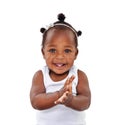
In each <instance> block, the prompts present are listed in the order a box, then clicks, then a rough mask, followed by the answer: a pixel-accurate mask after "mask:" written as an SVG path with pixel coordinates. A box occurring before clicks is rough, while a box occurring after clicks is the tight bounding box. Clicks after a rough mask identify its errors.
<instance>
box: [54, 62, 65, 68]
mask: <svg viewBox="0 0 120 125" xmlns="http://www.w3.org/2000/svg"><path fill="white" fill-rule="evenodd" d="M54 65H55V66H56V67H58V68H61V67H63V66H65V65H66V64H64V63H54Z"/></svg>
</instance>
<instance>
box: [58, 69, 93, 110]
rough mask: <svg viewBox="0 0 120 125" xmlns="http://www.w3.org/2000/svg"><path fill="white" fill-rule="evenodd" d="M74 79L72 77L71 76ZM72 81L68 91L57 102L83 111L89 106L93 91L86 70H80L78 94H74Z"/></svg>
mask: <svg viewBox="0 0 120 125" xmlns="http://www.w3.org/2000/svg"><path fill="white" fill-rule="evenodd" d="M70 79H72V78H70ZM72 81H73V80H69V84H68V88H69V89H68V91H66V92H65V93H64V94H63V95H62V96H61V97H60V98H59V99H58V100H57V101H56V104H59V103H60V104H64V105H66V106H67V107H70V108H72V109H75V110H79V111H83V110H86V109H87V108H89V106H90V101H91V92H90V88H89V83H88V79H87V76H86V74H85V73H84V72H82V71H80V70H78V85H77V88H76V89H77V95H76V96H74V95H72Z"/></svg>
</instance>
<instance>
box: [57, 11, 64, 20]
mask: <svg viewBox="0 0 120 125" xmlns="http://www.w3.org/2000/svg"><path fill="white" fill-rule="evenodd" d="M58 20H59V21H61V22H64V20H65V15H64V14H63V13H60V14H58Z"/></svg>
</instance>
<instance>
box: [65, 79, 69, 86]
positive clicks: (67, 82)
mask: <svg viewBox="0 0 120 125" xmlns="http://www.w3.org/2000/svg"><path fill="white" fill-rule="evenodd" d="M68 84H69V78H67V80H66V82H65V85H64V86H66V85H68Z"/></svg>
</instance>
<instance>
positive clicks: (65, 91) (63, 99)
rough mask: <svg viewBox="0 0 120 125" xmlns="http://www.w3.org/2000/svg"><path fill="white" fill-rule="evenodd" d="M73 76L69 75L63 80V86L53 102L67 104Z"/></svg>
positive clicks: (69, 98)
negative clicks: (57, 97)
mask: <svg viewBox="0 0 120 125" xmlns="http://www.w3.org/2000/svg"><path fill="white" fill-rule="evenodd" d="M74 78H75V76H71V77H70V78H68V79H67V80H66V82H65V85H64V87H63V88H62V89H61V90H60V91H59V96H60V98H59V99H58V100H57V101H55V104H67V103H68V102H70V101H71V100H72V97H73V96H72V81H73V80H74Z"/></svg>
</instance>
